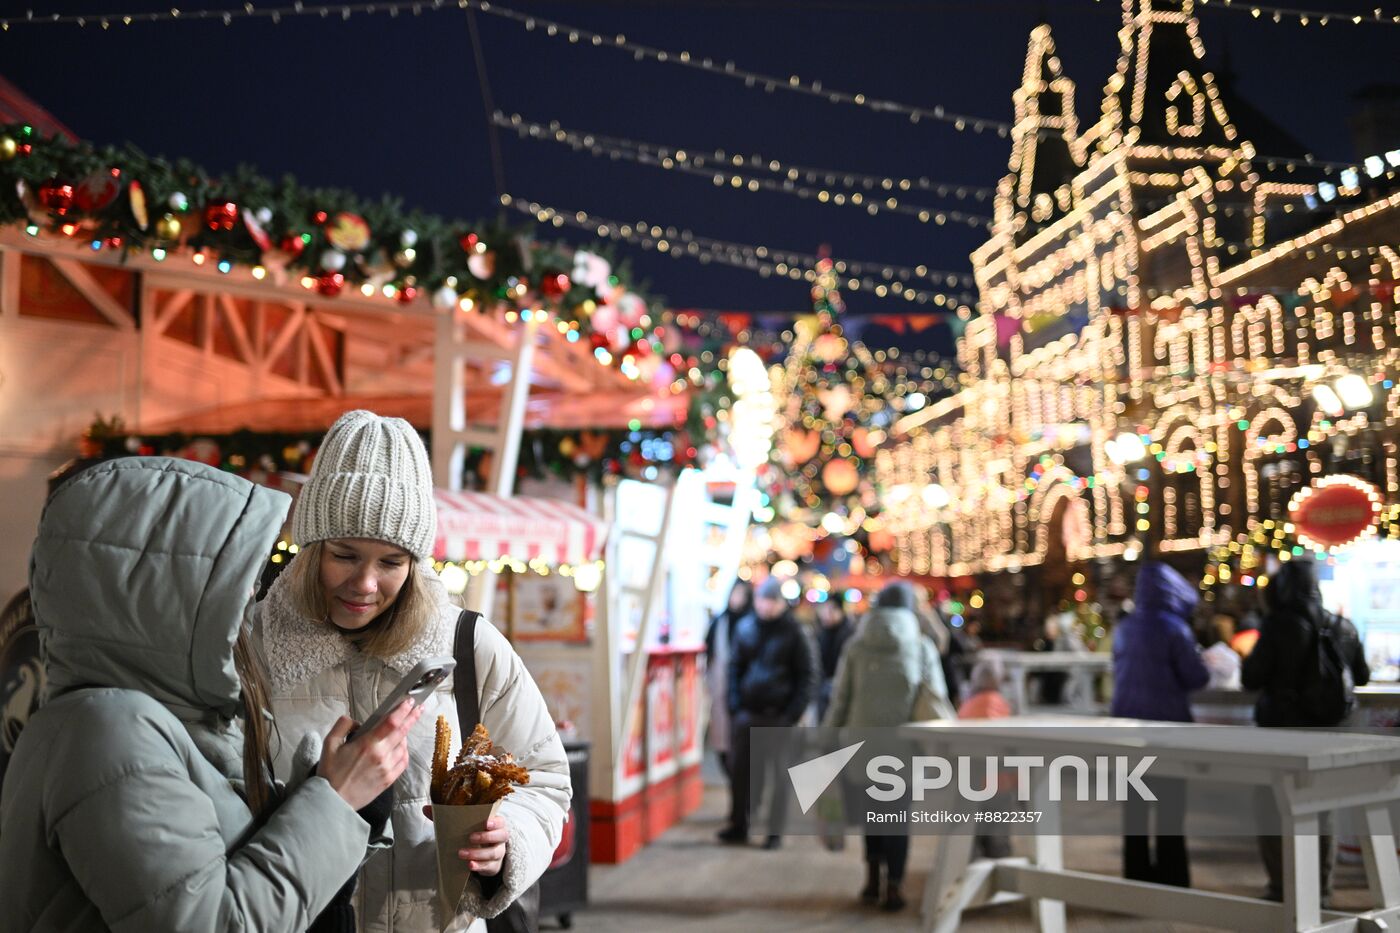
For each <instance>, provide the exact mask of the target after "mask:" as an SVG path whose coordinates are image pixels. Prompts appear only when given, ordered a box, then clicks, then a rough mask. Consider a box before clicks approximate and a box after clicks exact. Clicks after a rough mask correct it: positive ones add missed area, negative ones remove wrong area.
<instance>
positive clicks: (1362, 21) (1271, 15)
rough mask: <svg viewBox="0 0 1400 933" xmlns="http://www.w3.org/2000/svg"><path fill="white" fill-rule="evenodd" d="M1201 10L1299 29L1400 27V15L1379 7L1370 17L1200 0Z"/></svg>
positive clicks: (1360, 14)
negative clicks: (1299, 27)
mask: <svg viewBox="0 0 1400 933" xmlns="http://www.w3.org/2000/svg"><path fill="white" fill-rule="evenodd" d="M1198 2H1199V3H1200V4H1201V9H1203V10H1212V11H1219V12H1234V13H1247V14H1249V16H1251V17H1252V18H1254V19H1267V20H1269V21H1270V22H1274V23H1281V22H1283V21H1284V20H1288V21H1290V22H1294V23H1297V24H1298V25H1299V26H1328V25H1331V24H1333V23H1337V24H1339V25H1340V24H1349V25H1353V26H1395V25H1400V15H1397V14H1393V13H1386V12H1385V11H1384V10H1382V9H1381V8H1380V7H1376V8H1375V9H1373V10H1370V11H1369V12H1366V13H1339V12H1337V11H1336V10H1303V9H1298V8H1296V7H1283V6H1268V5H1265V4H1258V3H1237V2H1235V0H1214V2H1212V0H1198Z"/></svg>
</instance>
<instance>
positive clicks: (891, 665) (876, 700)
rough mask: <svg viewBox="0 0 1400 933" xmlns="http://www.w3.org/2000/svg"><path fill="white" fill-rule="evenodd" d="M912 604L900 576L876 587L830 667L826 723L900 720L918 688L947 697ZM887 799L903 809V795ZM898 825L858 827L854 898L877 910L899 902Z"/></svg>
mask: <svg viewBox="0 0 1400 933" xmlns="http://www.w3.org/2000/svg"><path fill="white" fill-rule="evenodd" d="M916 604H917V603H916V596H915V593H914V587H913V586H911V585H910V584H908V583H906V582H904V581H902V580H900V581H896V582H894V583H891V584H889V585H888V586H886V587H885V588H884V589H883V590H881V591H880V594H879V596H877V597H876V598H875V605H874V607H873V608H872V609H871V610H870V611H869V612H867V613H866V615H865V618H864V619H863V620H862V621H861V624H860V628H859V629H858V630H857V631H856V634H855V635H854V636H852V637H851V640H850V641H848V642H846V649H845V651H844V652H843V653H842V655H841V661H840V663H839V664H838V665H837V667H836V681H835V685H834V686H833V688H832V691H831V706H830V707H828V709H827V711H826V718H825V719H824V720H823V721H822V725H823V726H824V727H825V728H829V729H843V728H848V727H849V728H856V729H868V728H892V727H895V726H902V725H904V724H905V723H907V722H911V721H913V719H914V707H915V704H916V702H917V701H918V699H919V692H920V689H921V688H924V689H927V690H930V691H932V692H933V693H934V694H935V695H936V696H939V697H942V698H943V699H944V700H947V698H948V687H947V684H946V683H945V682H944V680H943V666H942V663H941V662H940V660H939V656H938V648H937V647H936V646H935V645H934V643H933V641H932V639H930V638H928V637H927V636H925V635H923V634H922V632H921V631H920V625H919V618H918V617H917V616H916V615H915V613H914V610H915V606H916ZM862 806H865V807H866V809H874V808H875V807H876V806H877V805H876V804H875V803H873V802H869V801H866V802H863V803H862ZM887 806H889V807H891V808H892V809H904V810H907V809H908V806H909V802H908V801H907V800H901V801H894V802H893V803H892V804H888V805H887ZM903 825H906V824H903V823H890V824H888V825H884V826H882V827H881V830H882V831H881V832H878V833H877V832H867V833H866V834H865V867H866V882H865V887H864V889H862V890H861V893H860V897H861V900H863V901H865V902H866V903H876V902H879V904H880V907H881V909H883V910H889V911H897V910H901V909H903V907H904V905H905V900H904V895H903V893H902V892H901V890H900V888H901V886H902V885H903V883H904V869H905V866H906V864H907V863H908V860H909V836H908V835H907V834H893V835H892V834H890V832H889V830H894V829H895V828H896V827H899V826H903ZM882 875H883V877H882ZM882 884H883V889H882Z"/></svg>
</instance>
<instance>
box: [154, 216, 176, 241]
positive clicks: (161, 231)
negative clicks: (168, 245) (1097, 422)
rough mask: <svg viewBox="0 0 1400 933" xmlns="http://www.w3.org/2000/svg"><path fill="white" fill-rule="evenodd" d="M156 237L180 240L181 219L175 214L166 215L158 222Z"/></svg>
mask: <svg viewBox="0 0 1400 933" xmlns="http://www.w3.org/2000/svg"><path fill="white" fill-rule="evenodd" d="M156 236H158V237H160V238H161V239H162V240H178V239H179V238H180V218H178V217H176V216H175V215H174V214H166V215H165V216H163V217H161V219H160V220H157V221H156Z"/></svg>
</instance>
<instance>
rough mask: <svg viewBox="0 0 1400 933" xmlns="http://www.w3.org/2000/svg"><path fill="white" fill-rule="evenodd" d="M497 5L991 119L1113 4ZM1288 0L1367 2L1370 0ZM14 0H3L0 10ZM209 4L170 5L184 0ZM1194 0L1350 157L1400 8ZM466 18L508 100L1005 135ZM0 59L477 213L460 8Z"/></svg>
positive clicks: (55, 35)
mask: <svg viewBox="0 0 1400 933" xmlns="http://www.w3.org/2000/svg"><path fill="white" fill-rule="evenodd" d="M114 4H115V5H114ZM230 5H234V6H237V5H238V4H230ZM259 5H267V4H265V3H260V4H259ZM505 5H506V6H511V7H513V8H515V9H519V10H522V11H527V12H530V13H534V14H537V15H539V16H544V17H549V18H552V19H555V20H559V21H562V22H564V23H566V24H569V25H576V26H580V27H584V28H589V29H595V30H597V31H599V32H602V33H605V34H612V33H616V32H624V33H626V35H627V37H628V38H629V39H631V40H634V41H638V42H642V43H645V44H648V45H652V46H656V47H660V48H663V49H674V50H681V49H686V50H689V51H691V52H692V53H693V54H694V55H695V56H696V57H700V56H710V57H713V58H715V59H718V60H721V61H722V60H724V59H732V60H734V61H735V62H736V64H738V65H739V66H741V67H745V68H749V69H752V70H757V71H765V72H771V73H774V74H779V75H788V74H793V73H796V74H799V75H801V76H803V77H804V78H819V79H821V80H822V81H823V82H824V83H825V84H826V86H827V87H829V88H832V89H840V90H848V91H852V92H856V91H860V92H864V93H867V94H870V95H872V96H883V97H887V98H890V99H893V100H897V101H901V102H905V103H910V104H916V105H923V106H930V107H931V106H933V105H936V104H942V105H944V106H946V107H948V108H949V109H956V110H959V111H962V112H966V113H969V114H975V115H979V116H986V117H989V118H993V119H1001V120H1008V119H1010V118H1011V92H1012V90H1013V89H1014V88H1015V87H1016V86H1017V84H1018V83H1019V79H1020V70H1021V67H1022V63H1023V59H1024V56H1025V45H1026V39H1027V36H1028V33H1029V31H1030V29H1031V28H1032V27H1033V26H1034V25H1035V24H1036V22H1037V21H1039V20H1040V19H1042V18H1047V19H1048V21H1049V22H1050V24H1051V26H1052V28H1053V29H1054V35H1055V39H1056V42H1057V44H1058V46H1059V52H1060V57H1061V60H1062V61H1063V63H1064V67H1065V69H1066V72H1067V74H1068V75H1069V76H1070V77H1071V78H1073V79H1074V80H1075V81H1076V82H1077V84H1078V97H1077V104H1078V109H1079V113H1080V118H1081V121H1082V122H1084V121H1086V120H1087V119H1092V117H1093V116H1096V115H1097V113H1098V111H1099V102H1100V96H1101V89H1102V86H1103V83H1104V81H1105V79H1106V78H1107V77H1108V75H1109V74H1110V73H1111V72H1112V70H1113V66H1114V62H1115V59H1116V56H1117V51H1118V49H1117V41H1116V37H1115V32H1116V30H1117V28H1118V26H1119V22H1120V18H1121V14H1120V8H1119V5H1118V4H1117V3H1115V2H1095V0H1056V2H1028V0H955V2H926V3H913V2H903V3H900V2H869V3H860V2H841V0H835V2H824V0H812V2H801V3H799V2H796V0H793V2H760V0H749V2H729V0H668V2H646V0H634V2H627V0H616V2H605V0H594V2H586V0H579V2H554V3H537V2H530V0H510V2H508V3H506V4H505ZM1308 5H1309V6H1312V7H1315V8H1316V7H1321V8H1326V9H1335V10H1338V11H1363V10H1369V9H1370V8H1371V7H1372V6H1374V3H1370V2H1364V0H1363V2H1358V0H1351V2H1349V3H1345V2H1344V3H1328V2H1327V0H1311V2H1310V3H1309V4H1308ZM23 6H24V4H22V3H14V2H9V0H5V2H0V7H3V8H5V9H6V10H7V11H8V12H10V13H13V12H14V11H15V9H16V8H19V9H21V10H22V9H23ZM169 6H170V2H169V0H167V2H166V3H163V4H161V3H149V2H142V0H131V2H130V5H128V6H121V5H120V2H119V0H101V2H99V0H92V2H84V3H74V2H68V3H61V4H46V5H44V8H43V9H44V10H45V11H46V12H52V11H56V10H58V11H62V12H72V13H123V12H132V11H136V10H150V9H162V8H166V9H168V8H169ZM216 6H217V4H211V3H193V2H192V3H191V4H190V6H189V7H188V8H187V9H194V8H198V7H210V8H214V7H216ZM1213 7H1214V4H1212V5H1211V6H1210V7H1207V8H1205V9H1204V10H1202V11H1201V13H1200V15H1201V19H1202V30H1203V38H1204V41H1205V43H1206V48H1207V53H1208V56H1209V61H1210V62H1211V63H1212V64H1213V65H1214V64H1216V63H1218V62H1219V59H1220V56H1221V54H1222V52H1223V51H1224V50H1225V49H1226V48H1228V50H1229V54H1230V57H1231V64H1232V68H1233V70H1234V71H1235V72H1236V73H1237V74H1238V88H1239V91H1240V93H1241V94H1242V95H1243V96H1244V97H1246V98H1247V99H1249V100H1251V101H1252V102H1254V103H1255V105H1256V106H1258V107H1259V108H1260V109H1261V110H1263V111H1264V112H1265V113H1267V114H1269V115H1270V116H1271V117H1272V118H1273V119H1275V120H1276V121H1277V122H1279V123H1280V124H1282V125H1283V126H1284V127H1285V128H1286V129H1287V130H1288V131H1289V132H1291V133H1292V134H1293V135H1294V136H1296V137H1297V138H1298V139H1300V140H1301V141H1302V142H1303V143H1304V144H1305V145H1307V146H1308V147H1309V148H1310V149H1311V150H1312V151H1313V152H1315V153H1316V154H1318V155H1319V156H1321V157H1324V158H1327V159H1347V160H1350V159H1353V158H1355V157H1356V156H1357V155H1358V154H1357V153H1356V152H1354V151H1353V146H1352V143H1351V137H1350V132H1349V130H1348V127H1347V123H1346V119H1347V116H1348V114H1349V112H1350V110H1351V103H1350V97H1351V95H1352V93H1353V92H1355V91H1356V90H1357V89H1359V88H1361V87H1362V86H1365V85H1367V84H1372V83H1378V82H1389V83H1400V56H1397V55H1396V54H1395V48H1396V41H1397V39H1400V27H1395V26H1360V27H1358V26H1352V25H1351V24H1349V23H1342V24H1332V25H1329V26H1327V27H1325V28H1318V27H1317V26H1312V27H1307V28H1303V27H1300V26H1298V25H1297V24H1296V23H1294V24H1289V23H1287V22H1285V24H1283V25H1275V24H1274V23H1272V22H1269V21H1268V20H1267V19H1261V20H1255V19H1251V18H1250V17H1249V16H1247V15H1240V14H1238V13H1232V12H1228V11H1217V10H1215V9H1213ZM477 22H478V25H479V28H480V31H481V36H482V40H483V43H484V54H485V60H486V71H487V75H488V77H489V80H490V84H491V87H492V90H493V92H494V95H495V100H496V105H497V106H498V107H499V108H501V109H502V110H505V111H506V112H508V113H512V112H519V113H520V114H522V115H523V116H525V117H526V118H527V119H533V120H536V121H539V122H543V123H547V122H549V121H551V120H558V121H560V122H561V123H562V124H564V125H565V126H567V127H570V128H575V129H579V130H583V131H591V132H597V133H604V134H609V135H615V136H623V137H629V138H632V139H636V140H640V141H646V142H653V143H658V144H663V145H670V146H681V147H685V148H687V149H690V150H691V151H694V152H709V151H711V150H713V149H716V148H724V149H726V150H728V151H731V152H740V153H751V152H757V153H761V154H763V155H764V156H765V157H766V158H777V159H781V160H784V161H788V162H794V163H798V164H804V165H813V166H821V167H830V168H834V169H838V170H856V171H862V172H868V173H875V174H880V175H910V176H926V177H928V178H930V179H933V180H937V181H948V182H952V183H962V184H969V185H976V186H993V185H995V183H996V181H997V179H998V178H999V177H1000V176H1001V175H1002V174H1003V173H1004V171H1005V167H1006V160H1007V155H1008V151H1009V144H1008V142H1007V141H1006V140H1003V139H999V138H997V137H996V135H995V134H994V133H987V134H986V135H983V136H975V135H973V134H972V133H970V132H969V133H958V132H955V131H954V130H953V129H952V128H951V127H949V126H946V125H942V124H937V123H934V122H931V121H923V122H921V123H919V124H918V125H913V124H911V123H910V122H909V121H908V120H907V119H906V118H902V117H898V116H893V115H885V114H879V113H872V112H868V111H865V110H861V109H858V108H855V107H851V106H838V105H833V104H830V103H827V102H825V101H824V100H818V99H812V98H807V97H803V96H798V95H794V94H790V93H785V92H781V91H779V92H776V93H765V92H764V91H763V90H762V89H761V88H760V89H748V88H746V87H744V85H743V84H742V83H741V82H737V81H733V80H729V79H726V78H723V77H719V76H714V75H709V74H706V73H704V72H700V71H695V70H688V69H683V68H679V67H676V66H673V65H664V64H658V63H655V62H637V61H634V60H633V58H632V56H631V55H630V54H629V53H626V52H621V51H616V50H613V49H609V48H602V49H598V48H593V47H591V46H588V45H587V44H579V45H577V46H571V45H569V44H568V43H567V42H565V41H562V40H559V39H551V38H548V37H547V36H546V35H545V33H544V31H543V30H540V31H537V32H534V33H530V32H527V31H526V30H525V29H524V28H522V27H521V26H519V25H517V24H515V23H513V22H510V21H508V20H504V19H500V18H497V17H494V16H489V15H482V14H479V13H478V14H477ZM0 72H3V74H4V75H5V76H6V77H8V78H9V79H10V80H11V81H13V82H14V83H15V84H17V85H18V86H19V87H20V88H21V89H22V90H23V91H25V92H26V93H28V94H29V95H30V96H32V97H33V98H34V99H35V100H37V101H38V102H39V103H40V104H41V105H42V106H44V107H46V108H48V109H49V110H50V111H51V112H53V113H54V114H55V115H56V116H57V117H58V118H59V119H60V120H62V121H64V122H66V123H67V124H68V125H69V126H70V127H71V128H72V129H73V130H74V131H75V132H76V133H78V134H79V135H81V136H83V137H86V138H88V139H90V140H93V141H95V142H101V143H106V142H113V143H115V142H121V141H124V140H130V141H132V142H134V143H135V144H137V145H138V146H140V147H142V148H143V149H145V150H147V151H148V152H153V153H159V154H164V155H166V156H170V157H174V156H187V157H189V158H192V159H194V160H195V161H196V162H198V163H200V164H202V165H204V166H205V167H206V168H207V169H209V170H211V171H214V172H218V171H222V170H226V169H230V168H232V167H233V166H235V165H237V164H238V163H240V162H247V163H251V164H253V165H256V166H257V167H258V168H259V169H260V170H262V171H263V172H265V173H268V174H271V175H280V174H282V173H286V172H290V173H292V174H294V175H296V176H297V178H298V179H300V180H301V181H302V182H304V183H306V184H309V185H318V186H319V185H324V186H341V187H348V188H351V189H354V190H356V191H358V192H360V193H361V194H364V195H369V196H377V195H379V194H381V193H386V192H387V193H392V194H394V195H397V196H400V197H401V198H402V199H403V200H404V201H405V202H406V203H407V204H408V205H410V206H416V207H422V208H425V209H430V210H432V211H435V212H438V213H441V214H447V215H455V216H460V217H464V218H473V217H485V216H489V215H491V214H493V213H494V212H495V210H496V207H495V187H494V183H493V180H492V171H491V166H490V161H489V147H488V141H487V125H486V119H485V114H484V109H483V105H482V98H481V93H480V89H479V83H478V82H479V75H478V72H477V70H476V68H475V66H474V63H473V57H472V52H471V44H470V38H469V33H468V28H467V22H466V16H465V14H464V13H462V12H461V11H458V10H456V9H452V10H443V11H441V12H435V13H434V12H425V13H424V14H423V15H421V16H418V17H414V16H411V15H407V14H405V15H401V16H400V17H398V18H396V19H391V18H389V17H388V16H385V15H356V16H353V17H352V18H351V19H350V20H349V21H346V22H342V21H341V20H340V19H339V18H333V19H330V20H321V19H308V18H295V17H292V18H287V19H284V20H283V21H282V23H281V24H280V25H272V24H271V23H269V22H266V21H258V20H236V21H234V23H233V24H232V25H231V26H224V25H221V24H218V23H192V22H180V23H166V24H150V25H134V26H130V27H125V28H113V29H112V30H110V31H108V32H102V31H101V30H99V29H97V28H94V27H92V26H89V27H88V28H86V29H79V28H77V27H73V26H47V25H45V26H28V27H15V28H12V29H11V30H10V31H9V32H8V33H0ZM502 145H503V150H504V165H505V176H506V186H507V190H508V191H510V192H511V193H512V194H514V195H516V196H518V197H522V198H525V199H529V200H536V201H540V202H543V203H547V204H552V205H556V206H558V207H560V208H564V209H567V210H569V211H573V210H579V209H582V210H586V211H589V212H591V213H595V214H598V215H601V216H604V217H609V218H613V219H616V220H623V221H635V220H637V219H643V218H644V219H646V220H647V221H648V222H651V223H658V224H661V225H663V226H664V225H668V224H669V225H675V226H683V227H688V228H689V229H691V230H692V231H694V232H695V233H697V234H701V235H706V236H711V237H716V238H720V239H727V240H736V241H742V242H748V243H754V244H766V245H769V246H773V247H777V248H786V249H794V250H802V251H808V252H814V251H815V250H816V249H817V247H818V246H819V245H820V244H823V243H829V244H830V245H831V247H832V249H833V252H834V254H835V255H836V256H837V258H846V259H856V260H877V261H883V262H892V263H901V264H906V265H911V266H912V265H917V264H920V263H923V264H926V265H929V266H931V267H933V268H943V269H952V270H962V271H970V269H971V264H970V262H969V260H968V253H969V251H970V250H971V249H972V248H973V247H974V246H976V245H977V243H978V242H980V240H981V239H982V237H983V234H981V233H979V232H977V231H974V230H970V229H968V228H967V227H960V226H956V225H949V226H946V227H935V226H932V225H928V226H925V225H922V224H920V223H918V222H917V220H916V219H914V218H912V217H904V216H899V215H881V216H879V217H876V218H871V217H868V216H867V215H866V214H865V213H864V212H862V211H861V210H859V209H853V208H850V207H835V206H824V205H819V204H816V203H813V202H808V201H801V200H798V199H796V198H794V197H791V196H788V195H784V194H779V193H769V192H760V193H756V194H751V193H747V192H739V191H734V190H731V189H729V188H724V189H720V188H716V187H715V186H714V185H713V184H712V183H711V181H710V180H709V179H708V178H703V177H693V176H687V175H681V174H679V173H673V172H663V171H661V170H659V169H655V168H648V167H643V166H637V165H633V164H629V163H625V162H622V163H612V162H609V161H608V160H606V159H598V158H595V157H593V156H590V155H587V154H580V153H574V152H573V151H571V150H570V149H568V148H567V147H563V146H558V145H556V144H553V143H545V142H534V141H524V140H520V139H518V138H517V137H516V136H515V134H514V133H512V132H509V131H503V133H502ZM1261 154H1263V155H1267V154H1268V153H1261ZM1365 154H1367V153H1363V154H1362V155H1365ZM908 200H909V201H910V202H911V203H920V204H924V205H931V206H935V207H938V206H941V207H946V208H953V209H957V208H961V209H963V210H969V211H973V212H979V213H988V214H989V213H990V212H991V205H990V202H983V203H980V204H979V203H978V202H975V201H966V202H959V201H955V200H951V199H949V200H939V199H937V198H936V197H934V196H933V195H915V194H911V195H909V196H908ZM515 217H516V219H517V220H519V221H523V220H524V218H523V217H521V216H520V215H515ZM551 235H555V234H553V232H552V231H551ZM557 235H559V236H563V237H565V238H569V239H574V238H581V235H579V234H575V233H569V232H565V233H560V234H557ZM619 249H620V250H622V251H623V253H624V254H625V255H628V256H630V257H631V258H632V261H633V264H634V266H635V268H636V269H637V270H638V271H639V272H640V273H641V275H642V277H643V278H645V279H646V280H648V282H649V284H650V287H651V291H652V292H653V293H655V294H659V295H662V296H664V297H665V298H666V299H668V301H669V303H670V305H671V306H672V307H677V308H708V309H725V310H750V311H770V310H773V311H777V310H782V311H795V310H798V309H802V308H804V307H806V306H807V304H808V298H807V294H806V286H805V285H803V284H801V283H797V282H792V281H788V280H782V281H779V280H767V279H763V278H760V277H759V276H757V275H755V274H753V273H751V272H747V271H743V270H737V269H727V268H724V267H722V266H718V265H714V264H711V265H703V266H702V265H700V264H698V263H696V262H694V261H693V260H689V259H671V258H668V257H665V256H661V255H658V254H655V253H649V252H646V251H643V250H641V249H640V248H635V247H621V246H620V247H619ZM848 302H849V304H850V306H851V308H852V310H853V311H860V312H869V311H887V312H896V313H898V312H901V311H907V310H911V306H910V305H908V304H907V303H906V302H904V301H898V300H889V299H887V300H883V301H882V300H879V299H876V298H874V297H873V296H866V295H854V296H848ZM920 310H922V309H920Z"/></svg>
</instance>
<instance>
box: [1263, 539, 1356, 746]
mask: <svg viewBox="0 0 1400 933" xmlns="http://www.w3.org/2000/svg"><path fill="white" fill-rule="evenodd" d="M1264 598H1265V600H1266V602H1267V605H1268V613H1267V615H1265V617H1264V621H1263V624H1262V625H1260V627H1259V640H1258V641H1257V642H1255V644H1254V648H1253V650H1251V651H1250V652H1249V655H1248V656H1247V657H1246V658H1245V659H1244V663H1243V664H1242V665H1241V666H1240V680H1241V682H1242V683H1243V686H1244V688H1245V689H1246V690H1258V691H1259V699H1258V700H1257V701H1256V702H1255V706H1254V721H1255V723H1257V724H1258V725H1261V726H1308V725H1339V723H1325V724H1319V723H1316V722H1314V721H1313V717H1312V716H1310V715H1309V714H1308V711H1307V710H1305V709H1303V708H1302V707H1301V703H1302V700H1301V696H1300V693H1299V689H1300V688H1301V687H1303V686H1304V683H1303V679H1304V676H1305V674H1306V673H1307V672H1305V670H1304V668H1305V667H1306V666H1307V665H1308V664H1309V663H1310V662H1311V663H1313V664H1314V665H1315V664H1316V660H1315V658H1316V656H1315V655H1314V654H1313V647H1314V644H1315V642H1316V640H1317V635H1318V628H1319V626H1321V625H1323V624H1327V625H1335V626H1337V634H1338V642H1339V643H1340V646H1341V649H1342V661H1343V663H1345V664H1346V665H1347V667H1349V668H1350V669H1351V678H1352V684H1353V685H1354V686H1357V687H1363V686H1365V685H1366V684H1367V683H1369V682H1370V680H1371V668H1370V666H1369V665H1367V663H1366V653H1365V652H1364V651H1363V650H1362V647H1361V638H1360V636H1359V635H1357V633H1356V628H1355V627H1354V626H1353V625H1352V624H1351V623H1350V622H1348V621H1347V620H1346V619H1343V618H1341V617H1340V616H1335V615H1332V614H1331V613H1329V612H1327V611H1326V610H1324V609H1323V608H1322V594H1321V593H1320V592H1319V590H1318V585H1317V570H1316V568H1315V566H1314V564H1313V562H1312V561H1311V560H1306V559H1304V560H1293V561H1289V562H1288V563H1286V564H1284V565H1282V566H1281V567H1279V569H1278V571H1277V572H1276V573H1274V574H1273V575H1271V576H1270V577H1269V585H1268V587H1267V588H1266V589H1265V590H1264Z"/></svg>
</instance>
